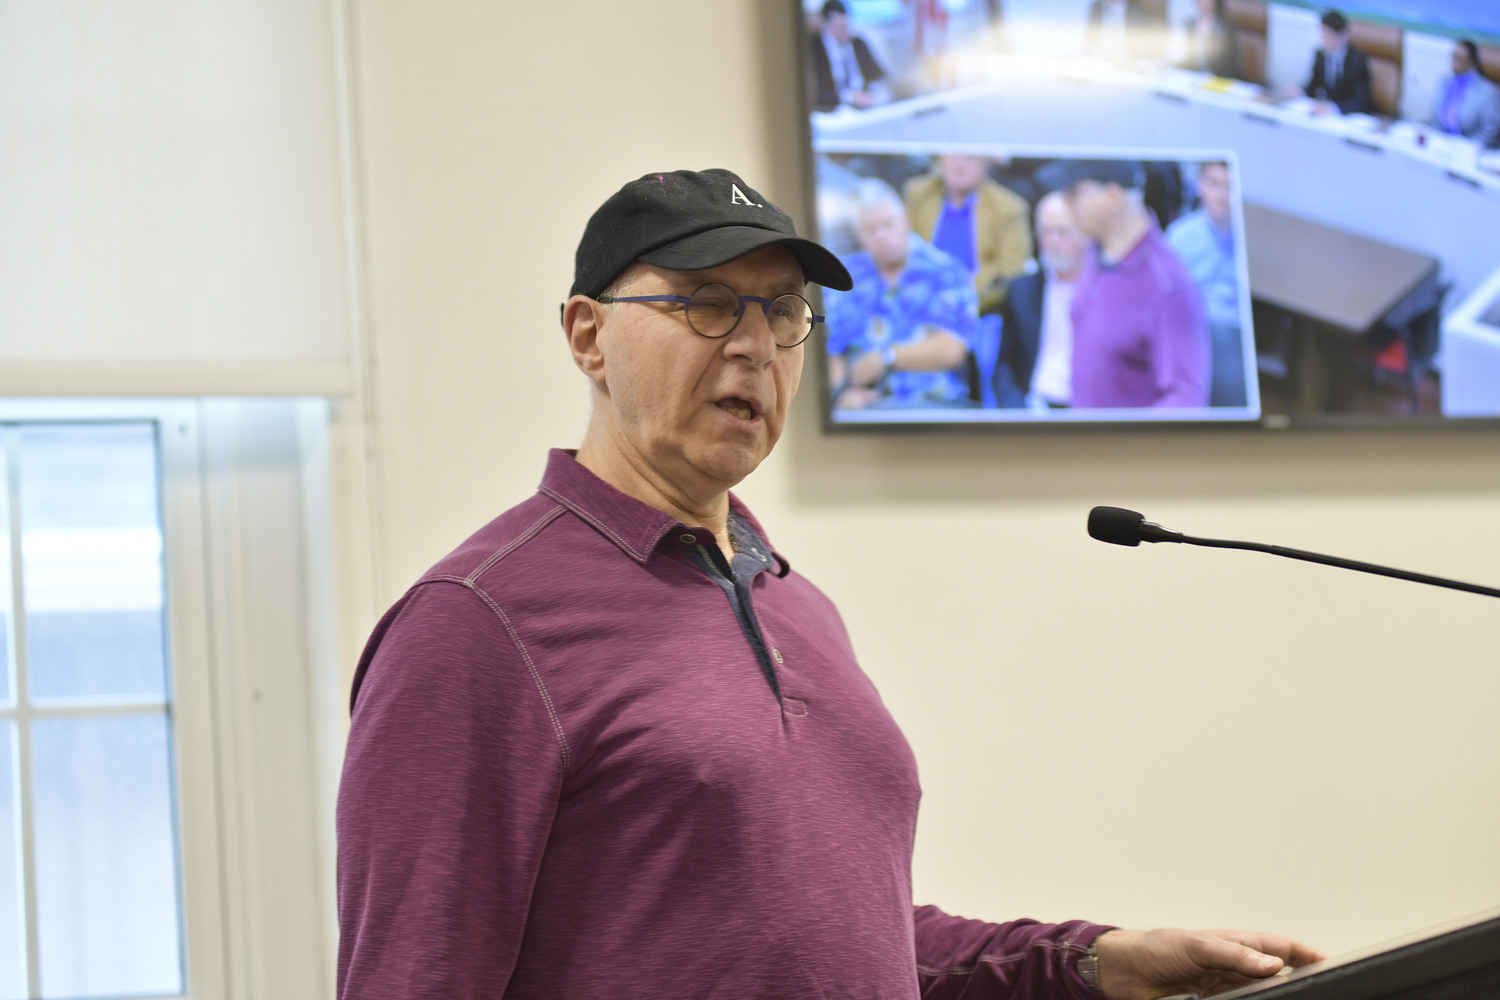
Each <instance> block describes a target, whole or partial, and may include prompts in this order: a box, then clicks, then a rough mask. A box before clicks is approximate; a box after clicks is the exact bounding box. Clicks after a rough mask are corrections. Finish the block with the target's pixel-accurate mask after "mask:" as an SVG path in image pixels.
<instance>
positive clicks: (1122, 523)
mask: <svg viewBox="0 0 1500 1000" xmlns="http://www.w3.org/2000/svg"><path fill="white" fill-rule="evenodd" d="M1089 535H1090V536H1091V537H1093V538H1097V539H1098V540H1099V541H1101V542H1109V543H1110V544H1111V545H1132V546H1134V545H1140V544H1141V542H1182V543H1183V544H1186V545H1202V546H1205V547H1207V548H1211V549H1246V550H1248V551H1251V552H1266V553H1269V554H1270V555H1273V556H1284V557H1286V558H1287V559H1301V560H1302V561H1303V562H1313V563H1319V564H1321V565H1323V566H1337V567H1338V568H1340V569H1352V570H1356V571H1357V572H1360V573H1374V574H1375V575H1376V576H1389V577H1392V578H1394V579H1397V580H1409V581H1411V582H1412V583H1425V584H1429V585H1431V586H1434V587H1447V588H1449V589H1450V590H1462V591H1465V592H1467V593H1470V594H1484V595H1485V596H1486V597H1500V590H1497V589H1495V588H1494V587H1482V586H1480V585H1479V584H1477V583H1463V582H1461V581H1459V580H1449V579H1446V578H1444V577H1441V576H1428V575H1427V574H1425V573H1412V572H1409V571H1407V570H1404V569H1392V568H1391V567H1389V566H1379V565H1376V564H1375V563H1367V562H1357V561H1356V560H1353V559H1341V558H1339V557H1338V556H1325V555H1321V554H1319V553H1317V552H1305V551H1303V550H1302V549H1289V548H1286V547H1285V546H1282V545H1266V544H1264V543H1261V542H1235V541H1230V540H1228V539H1224V538H1194V537H1193V536H1192V535H1184V534H1183V533H1182V532H1180V531H1172V530H1171V529H1169V528H1163V527H1162V526H1161V525H1159V524H1153V523H1152V522H1150V521H1148V520H1146V518H1145V515H1143V514H1139V513H1137V512H1135V511H1133V510H1126V509H1124V508H1123V507H1095V508H1094V509H1093V510H1091V511H1089Z"/></svg>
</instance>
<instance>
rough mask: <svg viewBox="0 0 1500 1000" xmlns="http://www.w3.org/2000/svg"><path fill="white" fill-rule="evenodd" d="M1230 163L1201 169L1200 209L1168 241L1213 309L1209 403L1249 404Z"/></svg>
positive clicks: (1172, 227) (1172, 230)
mask: <svg viewBox="0 0 1500 1000" xmlns="http://www.w3.org/2000/svg"><path fill="white" fill-rule="evenodd" d="M1230 198H1231V196H1230V189H1229V165H1228V164H1226V163H1204V164H1203V165H1201V166H1200V167H1199V168H1198V209H1197V211H1194V212H1189V213H1188V214H1186V215H1184V216H1182V217H1181V218H1179V219H1178V220H1177V221H1176V222H1173V223H1172V224H1171V225H1170V226H1168V227H1167V243H1169V244H1170V245H1171V247H1172V249H1173V250H1176V251H1177V256H1179V257H1181V258H1182V262H1183V264H1185V265H1187V269H1188V273H1189V274H1191V275H1192V276H1193V280H1194V281H1195V282H1197V284H1198V289H1199V290H1200V291H1201V292H1202V293H1203V303H1204V307H1205V310H1206V311H1207V313H1208V334H1209V350H1210V355H1211V358H1212V360H1211V363H1210V366H1209V372H1210V374H1209V383H1208V405H1209V406H1244V405H1245V399H1246V389H1245V360H1244V348H1243V345H1242V344H1241V342H1240V282H1239V268H1238V266H1237V265H1236V262H1235V256H1234V213H1233V203H1232V201H1231V200H1230Z"/></svg>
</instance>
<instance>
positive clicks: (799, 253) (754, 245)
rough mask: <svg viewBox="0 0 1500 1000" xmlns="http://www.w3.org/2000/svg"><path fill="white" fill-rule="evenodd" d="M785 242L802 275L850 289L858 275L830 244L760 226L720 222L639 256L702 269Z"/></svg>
mask: <svg viewBox="0 0 1500 1000" xmlns="http://www.w3.org/2000/svg"><path fill="white" fill-rule="evenodd" d="M768 246H784V247H786V248H787V250H788V251H790V252H791V254H792V256H793V257H796V258H797V263H798V264H800V265H801V266H802V277H804V278H806V279H807V280H808V281H812V282H816V283H817V284H819V285H826V286H827V287H829V288H833V289H837V290H838V291H841V292H847V291H848V290H849V289H851V288H853V287H854V279H853V278H852V277H850V276H849V271H848V269H846V268H845V267H844V265H843V264H842V263H840V262H839V259H838V258H837V257H835V256H834V255H833V254H832V253H831V252H830V251H829V250H828V249H827V248H826V247H824V246H821V245H820V244H818V243H814V242H813V241H812V240H805V239H803V238H802V237H800V236H788V235H786V234H785V233H778V232H775V231H773V230H770V229H761V228H758V227H756V226H720V227H719V228H718V229H710V230H707V231H705V232H701V233H694V234H693V235H692V236H684V237H683V238H682V239H680V240H676V241H674V242H672V243H668V244H667V245H666V246H664V247H657V248H656V249H655V250H652V251H651V252H650V253H644V254H641V256H640V257H639V258H638V259H639V260H641V261H644V262H645V263H647V264H651V265H653V266H654V267H665V268H669V269H671V270H673V271H702V270H704V269H706V268H710V267H718V266H719V265H720V264H727V263H729V262H730V261H732V260H736V259H738V258H740V257H743V256H745V254H747V253H750V252H751V251H752V250H759V249H760V248H761V247H768Z"/></svg>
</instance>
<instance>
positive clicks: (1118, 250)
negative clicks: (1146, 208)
mask: <svg viewBox="0 0 1500 1000" xmlns="http://www.w3.org/2000/svg"><path fill="white" fill-rule="evenodd" d="M1150 230H1151V219H1150V217H1149V216H1147V215H1146V213H1145V212H1130V213H1128V214H1127V215H1126V216H1125V217H1124V218H1122V219H1121V220H1120V221H1119V222H1118V223H1116V224H1115V225H1114V226H1111V227H1110V231H1109V232H1108V233H1106V234H1105V236H1104V238H1103V239H1102V240H1100V241H1099V256H1100V257H1102V258H1103V259H1104V260H1105V261H1106V262H1107V263H1110V264H1118V263H1119V262H1120V261H1122V260H1124V259H1125V255H1126V254H1128V253H1130V251H1132V250H1134V249H1135V247H1136V244H1138V243H1140V241H1141V240H1142V239H1143V238H1144V237H1145V235H1146V233H1148V232H1149V231H1150Z"/></svg>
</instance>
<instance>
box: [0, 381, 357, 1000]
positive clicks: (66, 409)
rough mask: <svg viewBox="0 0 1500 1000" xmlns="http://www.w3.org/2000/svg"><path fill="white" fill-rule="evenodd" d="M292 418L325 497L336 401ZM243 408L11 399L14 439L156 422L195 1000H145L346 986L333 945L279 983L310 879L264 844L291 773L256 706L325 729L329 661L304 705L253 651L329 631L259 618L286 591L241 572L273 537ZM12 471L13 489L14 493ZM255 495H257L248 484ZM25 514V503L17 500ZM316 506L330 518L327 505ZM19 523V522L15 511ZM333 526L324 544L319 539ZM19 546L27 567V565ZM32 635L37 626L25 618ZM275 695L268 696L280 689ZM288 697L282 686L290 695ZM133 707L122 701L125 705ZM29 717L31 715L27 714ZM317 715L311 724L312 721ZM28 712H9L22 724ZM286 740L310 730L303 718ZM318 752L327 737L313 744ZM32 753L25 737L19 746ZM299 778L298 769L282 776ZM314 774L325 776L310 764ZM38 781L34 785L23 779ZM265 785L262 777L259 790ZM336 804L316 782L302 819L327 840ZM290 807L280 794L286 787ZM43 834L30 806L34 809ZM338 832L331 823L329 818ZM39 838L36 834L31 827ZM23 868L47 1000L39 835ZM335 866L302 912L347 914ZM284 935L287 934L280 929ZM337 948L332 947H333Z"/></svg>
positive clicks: (186, 402) (24, 848) (318, 945)
mask: <svg viewBox="0 0 1500 1000" xmlns="http://www.w3.org/2000/svg"><path fill="white" fill-rule="evenodd" d="M281 402H282V403H283V404H284V405H285V406H286V407H288V408H290V409H289V411H288V412H292V411H294V413H295V416H294V420H295V422H296V424H297V428H298V435H299V438H300V440H299V441H298V442H297V443H296V445H295V446H292V448H291V451H295V452H296V453H295V454H292V453H291V451H288V452H286V453H283V454H282V455H281V456H280V458H279V460H280V461H281V462H282V463H283V466H282V468H283V472H284V473H285V474H286V475H288V476H291V475H295V476H298V477H300V480H301V481H302V482H303V483H304V484H311V485H312V488H313V489H314V490H316V489H317V483H318V477H322V481H323V482H325V483H326V477H327V471H328V470H327V464H326V453H325V452H324V451H323V445H324V439H323V436H322V435H323V433H324V432H325V430H326V420H327V404H326V401H323V400H305V399H304V400H284V401H281ZM236 407H237V402H236V401H233V400H212V399H110V400H80V399H24V400H23V399H0V425H4V427H3V432H4V433H5V434H7V435H11V434H15V433H17V432H16V430H15V429H14V426H13V425H16V424H21V423H49V424H65V423H74V424H98V423H119V422H128V421H143V420H149V421H154V422H155V424H156V427H157V443H158V460H159V468H158V475H159V487H160V494H159V495H160V509H161V527H162V542H163V575H164V581H163V582H164V614H165V618H166V621H165V637H166V642H167V669H168V674H167V688H166V702H167V709H166V710H167V716H168V720H169V727H170V737H169V738H170V746H171V761H170V767H171V777H172V792H173V797H174V801H175V805H176V817H175V818H176V823H177V835H178V841H177V855H178V866H179V867H178V878H179V885H178V904H179V913H180V915H181V934H182V963H183V992H182V993H180V994H170V995H164V996H161V997H138V998H137V1000H169V998H173V997H186V998H190V1000H219V998H231V997H240V996H246V997H248V996H253V995H258V994H260V993H262V992H264V991H265V989H267V988H269V987H271V986H272V984H273V983H274V984H275V986H276V988H277V989H278V990H279V991H283V992H284V991H285V988H286V987H289V986H290V987H291V988H292V992H295V993H297V994H299V995H303V994H305V995H307V996H316V995H321V994H323V993H325V992H326V989H325V986H326V987H327V988H331V986H332V972H331V956H332V953H333V952H332V949H333V948H334V947H335V946H336V939H335V940H334V941H326V940H323V941H318V942H313V943H310V944H309V945H308V949H307V952H306V953H305V954H302V955H299V956H295V961H294V962H292V963H291V964H292V965H294V966H296V968H297V969H298V972H297V976H298V977H299V978H298V980H297V982H296V983H295V984H292V983H289V982H287V981H286V976H285V975H284V974H283V973H281V972H280V971H278V967H279V966H281V965H283V964H284V963H283V957H284V956H282V955H278V954H268V952H269V951H273V950H275V949H274V946H270V945H268V943H267V942H268V935H269V934H271V931H268V927H269V926H270V925H271V922H273V921H274V920H275V919H276V916H275V913H274V912H273V911H275V910H277V909H278V905H285V904H286V902H287V901H286V899H285V898H284V894H285V893H286V892H288V891H291V890H289V889H287V888H286V887H285V886H283V885H281V884H280V883H279V882H277V881H276V879H277V875H278V874H279V873H280V872H281V871H282V870H283V868H284V867H286V866H285V865H284V864H283V862H284V861H288V860H290V861H291V862H292V863H293V864H294V865H295V864H300V865H301V866H302V867H301V869H300V870H302V871H307V870H308V865H307V860H308V859H307V853H308V852H307V850H306V849H302V850H301V853H300V854H299V855H297V856H288V855H286V854H285V851H286V849H287V848H286V845H284V844H279V843H276V842H275V838H273V837H267V836H266V835H264V833H263V831H264V829H265V828H266V826H267V823H268V821H273V816H274V813H275V811H276V806H275V804H274V803H272V802H271V801H270V799H269V798H268V792H267V786H269V785H272V784H276V785H278V786H279V785H280V784H282V783H281V782H279V781H271V780H268V779H267V775H272V776H273V777H277V778H279V777H280V775H279V774H276V773H275V772H272V770H271V768H272V767H274V766H275V765H276V763H277V762H274V761H269V760H266V759H264V745H265V743H266V741H267V740H268V739H272V738H274V736H275V734H274V733H273V734H271V735H270V736H268V735H267V733H266V732H265V731H264V724H263V723H260V725H261V726H262V730H261V731H260V732H259V733H258V734H257V730H256V727H257V725H258V723H257V722H256V718H255V712H256V707H255V706H256V705H257V704H259V703H260V702H261V700H262V699H267V700H276V701H278V703H280V704H288V703H290V704H294V705H297V706H300V707H301V711H299V712H298V713H297V716H299V717H300V718H305V719H307V721H308V722H309V723H312V724H313V725H314V726H315V725H316V718H315V716H316V715H317V714H318V708H319V706H318V705H317V704H316V692H315V691H313V690H311V689H312V688H313V687H315V686H316V683H317V682H316V679H315V675H316V673H317V668H318V667H321V666H324V665H323V664H321V663H320V662H319V661H321V660H323V659H324V656H323V655H322V651H319V650H316V649H307V650H306V653H307V668H308V669H307V670H306V671H305V673H306V674H307V675H308V677H307V679H306V681H305V684H304V686H303V687H302V689H301V690H298V691H293V690H290V685H289V684H287V683H286V681H285V680H284V679H283V680H281V681H277V680H276V679H275V678H267V677H264V676H260V675H258V674H257V673H256V665H255V664H254V663H253V662H251V661H252V660H253V656H252V654H251V652H250V651H249V650H247V649H246V648H245V637H246V636H247V635H252V634H254V633H255V632H256V631H257V630H262V629H267V630H271V629H278V628H283V627H291V628H297V629H301V630H302V632H303V633H304V634H310V633H311V632H313V631H315V630H316V629H315V627H314V626H313V625H312V624H311V618H312V616H313V615H314V613H315V611H316V608H307V609H302V613H303V618H302V620H301V621H297V622H286V621H263V620H259V619H254V618H253V615H254V613H255V612H254V611H253V610H252V609H257V608H259V607H261V605H260V604H258V603H257V601H258V597H257V595H261V594H264V593H265V592H266V591H267V589H268V588H275V587H276V586H277V585H278V584H279V583H280V582H281V581H277V580H273V579H269V578H267V577H266V576H265V574H264V572H262V573H261V574H260V575H259V576H257V573H256V572H255V571H254V570H253V569H252V570H247V569H246V568H245V566H243V565H242V564H240V561H239V560H238V558H237V553H240V552H243V550H244V548H245V547H246V546H253V545H255V544H256V539H255V537H254V533H255V532H256V531H263V530H265V528H264V526H263V525H260V526H257V525H255V524H252V523H250V522H251V521H253V520H254V519H253V518H249V517H244V516H242V513H241V508H242V507H244V506H247V505H254V504H255V503H256V495H255V489H256V487H255V485H254V480H255V474H254V471H253V469H254V463H253V462H250V461H247V460H246V458H245V457H244V456H242V455H240V454H239V452H238V451H237V448H238V446H239V439H240V437H241V436H242V435H243V436H244V437H247V438H249V437H253V436H254V435H255V434H256V433H257V432H256V430H255V429H254V428H249V429H247V426H248V425H247V423H246V421H247V419H252V418H247V417H246V416H245V414H244V413H241V412H240V410H244V411H245V412H248V407H245V406H240V410H237V409H236ZM13 474H14V473H13V472H12V471H11V470H10V469H9V468H7V469H6V472H5V476H6V481H5V484H4V487H3V488H5V489H7V490H9V491H11V492H12V494H13V493H14V484H13V483H12V482H11V477H12V475H13ZM247 483H248V484H249V485H247ZM12 499H14V497H13V496H12ZM314 507H316V505H314ZM326 515H327V511H326V510H317V509H311V510H309V509H303V510H302V511H301V512H300V517H299V518H298V520H300V523H297V524H292V523H290V521H291V520H293V518H292V517H290V516H287V517H283V518H282V521H281V522H279V524H281V525H282V528H279V529H278V530H286V531H292V532H296V533H297V534H298V536H299V537H305V536H306V535H307V533H308V532H310V531H311V532H312V533H313V534H314V535H315V534H316V532H317V530H321V531H322V532H323V533H324V534H325V535H326V532H327V530H328V527H327V523H326ZM9 516H10V518H11V520H12V524H14V523H15V521H16V519H18V517H19V512H18V511H16V510H10V511H9ZM320 517H321V518H323V519H324V523H323V525H322V527H321V529H317V528H315V526H314V523H315V521H317V520H318V519H319V518H320ZM19 558H20V553H19V546H16V551H15V552H13V553H12V559H19ZM304 559H305V562H304V565H303V566H302V572H303V573H304V574H305V576H304V578H303V579H302V580H301V581H300V584H301V586H302V587H303V588H304V589H310V590H313V591H316V590H317V589H318V584H319V582H320V578H319V574H320V573H321V574H326V573H327V572H328V567H327V566H326V565H314V563H317V562H318V560H317V558H316V557H315V556H305V557H304ZM21 601H22V595H21V594H19V593H17V594H14V595H12V601H11V604H12V613H15V612H16V611H18V610H20V603H21ZM17 621H18V632H17V635H18V636H20V637H21V639H22V641H24V636H23V635H22V633H21V632H20V631H19V629H22V628H24V619H17ZM15 667H16V675H17V681H16V682H15V683H16V694H17V696H18V699H19V697H20V696H21V695H22V694H23V693H24V689H23V688H22V684H23V683H24V682H23V681H22V680H21V678H20V661H19V659H18V660H17V662H16V664H15ZM268 682H269V684H268ZM278 683H280V685H281V687H280V688H277V687H276V686H275V685H276V684H278ZM120 700H123V699H120ZM16 708H17V710H19V708H20V702H19V700H18V702H17V706H16ZM303 713H306V714H303ZM18 714H19V711H15V712H12V711H10V710H7V715H8V716H15V715H18ZM281 724H282V725H289V726H296V725H299V724H300V721H299V718H298V717H294V718H293V719H292V720H291V721H287V722H284V723H281ZM309 738H312V739H314V741H315V734H313V735H311V736H309ZM17 742H18V743H20V742H21V740H20V733H19V730H18V732H17ZM282 763H284V762H282ZM308 763H309V766H315V762H313V761H309V762H308ZM15 767H16V771H17V777H18V779H21V780H22V782H23V784H22V789H24V791H23V790H22V789H18V790H17V795H18V797H19V796H21V795H27V796H29V788H30V782H31V775H30V773H29V760H21V759H18V760H17V761H16V764H15ZM23 768H24V769H27V770H24V771H23ZM258 775H259V777H258ZM326 792H327V789H323V788H319V787H318V786H317V782H316V780H314V781H311V782H310V783H308V788H307V790H306V793H301V792H298V793H296V794H298V795H299V796H300V797H299V798H298V799H297V804H298V807H299V808H303V809H305V810H306V813H305V815H309V816H313V817H315V820H316V822H315V823H314V824H312V825H315V826H321V825H322V823H323V820H324V817H323V816H322V815H321V813H322V812H323V811H324V807H325V805H326V801H328V799H327V798H326ZM276 794H281V792H280V789H279V788H278V789H277V791H276ZM23 808H25V809H26V811H27V814H28V820H30V816H29V813H30V811H31V810H30V804H29V803H25V804H24V805H23ZM328 822H329V823H330V826H331V817H329V818H328ZM24 825H25V826H28V827H29V825H30V824H29V822H28V824H24ZM18 832H19V833H21V834H22V836H23V838H24V839H23V840H22V841H21V843H19V844H18V848H19V849H20V853H21V854H22V864H23V866H25V868H26V869H27V870H25V871H24V872H23V873H22V878H23V879H25V880H26V882H27V883H29V887H28V888H27V889H26V893H25V897H24V898H25V900H26V901H28V902H29V905H28V906H27V907H26V911H25V916H24V918H23V919H25V921H26V934H27V955H28V956H29V957H28V963H27V964H28V979H27V982H28V994H27V995H28V996H29V997H31V998H37V997H40V996H41V994H40V992H39V988H38V987H39V985H40V984H38V982H37V977H36V963H37V954H38V949H37V944H36V941H35V936H36V913H35V891H34V884H35V872H34V867H33V866H34V855H33V854H32V852H31V850H30V839H31V835H32V834H31V830H30V829H29V828H27V829H24V830H21V831H18ZM323 833H324V831H322V830H320V829H308V830H305V831H298V834H299V836H300V837H302V839H303V842H304V843H303V847H304V848H305V847H306V844H307V842H315V841H317V840H318V839H319V838H320V836H321V835H322V834H323ZM324 867H326V863H325V862H323V859H321V858H319V859H317V863H315V864H314V865H313V870H314V872H315V875H316V881H317V882H318V884H316V885H313V886H309V887H306V888H305V889H300V890H298V891H301V892H303V893H304V895H305V897H306V898H305V900H304V899H302V898H299V899H298V901H297V904H298V905H307V906H310V907H312V911H313V912H314V913H321V914H322V915H323V916H324V917H325V918H326V917H327V916H328V915H329V913H328V911H329V910H330V908H331V905H332V888H331V878H330V876H331V873H330V872H326V871H323V870H322V868H324ZM272 930H274V928H272ZM325 936H326V935H325Z"/></svg>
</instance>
